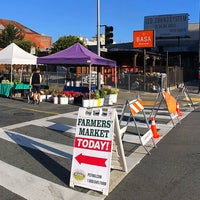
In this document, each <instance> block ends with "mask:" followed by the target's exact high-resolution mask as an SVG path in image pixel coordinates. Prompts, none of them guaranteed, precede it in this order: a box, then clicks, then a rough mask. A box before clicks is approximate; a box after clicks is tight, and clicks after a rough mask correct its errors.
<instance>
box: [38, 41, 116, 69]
mask: <svg viewBox="0 0 200 200" xmlns="http://www.w3.org/2000/svg"><path fill="white" fill-rule="evenodd" d="M37 63H38V64H72V65H89V64H91V65H101V66H113V67H115V66H116V61H114V60H110V59H106V58H103V57H101V56H98V55H96V54H95V53H93V52H92V51H89V50H88V49H86V48H85V47H84V46H82V45H81V44H80V43H76V44H74V45H72V46H71V47H69V48H67V49H64V50H62V51H60V52H57V53H54V54H52V55H49V56H43V57H39V58H37Z"/></svg>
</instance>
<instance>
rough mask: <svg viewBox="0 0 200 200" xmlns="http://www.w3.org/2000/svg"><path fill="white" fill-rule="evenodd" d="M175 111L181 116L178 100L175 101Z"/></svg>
mask: <svg viewBox="0 0 200 200" xmlns="http://www.w3.org/2000/svg"><path fill="white" fill-rule="evenodd" d="M176 113H177V115H178V116H179V117H182V114H181V111H180V108H179V104H178V102H176Z"/></svg>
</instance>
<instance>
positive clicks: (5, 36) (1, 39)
mask: <svg viewBox="0 0 200 200" xmlns="http://www.w3.org/2000/svg"><path fill="white" fill-rule="evenodd" d="M23 39H24V35H23V34H22V33H21V31H20V30H19V29H18V28H17V27H15V26H14V25H12V24H8V25H7V27H6V28H5V29H4V30H3V31H2V33H1V34H0V47H1V48H5V47H7V46H8V45H9V44H11V43H12V42H14V41H16V40H17V41H18V40H23Z"/></svg>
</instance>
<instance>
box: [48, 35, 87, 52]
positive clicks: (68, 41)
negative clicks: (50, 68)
mask: <svg viewBox="0 0 200 200" xmlns="http://www.w3.org/2000/svg"><path fill="white" fill-rule="evenodd" d="M77 42H79V43H80V44H82V45H84V44H83V41H81V40H80V38H79V37H77V36H72V35H69V36H62V37H60V38H59V39H58V40H57V41H56V42H55V43H53V47H52V48H51V53H56V52H59V51H61V50H64V49H66V48H68V47H70V46H72V45H73V44H75V43H77Z"/></svg>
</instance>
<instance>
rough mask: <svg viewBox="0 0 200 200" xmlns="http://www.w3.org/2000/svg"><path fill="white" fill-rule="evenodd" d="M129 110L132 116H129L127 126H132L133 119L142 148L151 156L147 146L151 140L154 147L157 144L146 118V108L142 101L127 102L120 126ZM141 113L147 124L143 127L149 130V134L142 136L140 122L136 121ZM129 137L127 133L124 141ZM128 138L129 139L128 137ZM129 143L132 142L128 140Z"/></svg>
mask: <svg viewBox="0 0 200 200" xmlns="http://www.w3.org/2000/svg"><path fill="white" fill-rule="evenodd" d="M127 108H128V109H129V112H130V116H129V118H128V120H127V121H126V125H125V126H128V125H129V126H130V120H131V119H133V122H134V125H135V128H136V131H137V133H136V134H137V135H138V137H139V142H140V143H141V144H142V146H143V147H144V149H145V150H146V151H147V153H148V154H150V152H149V150H148V149H147V146H146V144H147V143H148V142H149V141H150V140H152V142H153V145H154V147H156V144H155V142H154V138H153V132H152V130H151V128H150V125H149V122H148V120H147V117H146V114H145V111H144V106H143V102H142V100H141V99H134V100H132V101H128V100H127V101H126V103H125V104H124V107H123V109H122V113H121V117H120V120H119V123H120V125H121V124H122V120H123V118H124V117H125V111H126V110H127ZM139 113H142V117H143V118H144V121H145V122H144V123H145V124H143V125H144V126H146V128H147V129H148V130H147V132H145V133H144V134H141V130H140V127H139V126H138V122H137V120H136V117H137V115H139ZM123 121H124V120H123ZM127 135H128V134H127ZM127 135H126V133H124V134H123V135H122V139H123V140H124V137H125V136H127ZM129 135H130V134H129ZM126 138H128V136H127V137H126ZM127 140H128V139H127ZM128 142H130V143H131V140H128Z"/></svg>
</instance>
